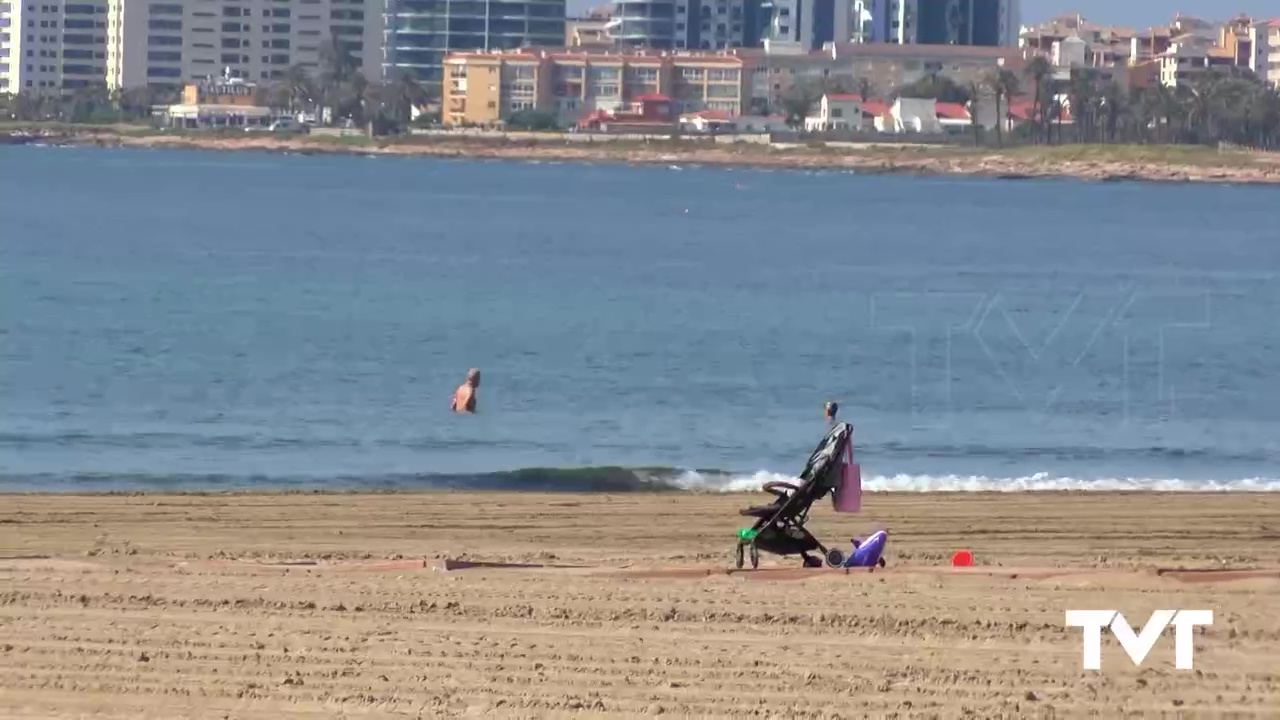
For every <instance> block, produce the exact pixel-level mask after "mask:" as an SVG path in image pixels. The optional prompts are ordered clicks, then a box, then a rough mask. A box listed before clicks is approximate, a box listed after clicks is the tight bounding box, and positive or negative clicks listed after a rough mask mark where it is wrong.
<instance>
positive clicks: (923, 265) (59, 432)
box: [0, 147, 1280, 490]
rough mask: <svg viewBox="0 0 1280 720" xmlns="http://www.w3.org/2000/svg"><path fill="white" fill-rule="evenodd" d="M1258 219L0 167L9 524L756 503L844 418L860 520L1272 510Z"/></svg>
mask: <svg viewBox="0 0 1280 720" xmlns="http://www.w3.org/2000/svg"><path fill="white" fill-rule="evenodd" d="M1278 207H1280V193H1278V192H1277V191H1276V190H1274V189H1267V188H1245V187H1211V186H1191V185H1144V184H1086V183H1079V182H1073V181H1045V182H1007V181H988V180H975V179H920V178H908V177H859V176H856V175H850V174H840V173H797V172H763V171H744V170H720V169H703V168H696V167H685V168H672V167H648V168H635V167H622V166H607V165H598V166H592V165H573V164H516V163H484V162H447V161H434V160H422V159H392V158H363V157H297V156H274V155H248V154H245V155H241V154H234V155H233V154H213V153H187V152H177V151H133V150H90V149H84V150H80V149H58V148H34V147H17V148H0V489H4V490H74V489H85V490H90V489H92V490H100V489H120V488H149V489H154V488H195V487H199V488H210V489H216V488H227V487H241V486H303V487H351V486H368V487H388V486H391V487H431V486H442V485H447V486H471V487H525V488H530V489H535V488H537V489H542V488H570V489H623V488H627V487H633V486H644V485H645V483H646V482H647V481H665V482H669V483H673V484H676V485H678V486H681V487H709V488H726V487H745V486H749V485H751V484H758V483H759V482H761V481H762V480H765V479H770V478H773V477H775V475H774V474H781V475H789V474H794V473H796V472H798V471H799V470H800V469H801V466H802V465H803V463H804V460H805V459H806V457H807V456H808V453H809V451H810V450H811V449H812V447H813V445H814V444H816V443H817V441H818V440H819V439H820V438H821V436H822V435H823V433H824V432H825V425H824V422H823V419H822V406H823V403H824V402H825V401H827V400H828V399H834V400H837V401H839V402H840V404H841V417H842V418H844V419H847V420H849V421H850V422H852V423H854V425H855V427H856V429H857V436H856V439H857V443H858V452H859V460H860V462H861V463H862V465H863V468H864V470H863V473H864V476H865V477H868V478H869V481H870V486H871V487H872V488H900V489H957V488H959V489H977V488H998V489H999V488H1009V489H1029V488H1055V487H1096V488H1111V487H1150V488H1180V489H1186V488H1197V487H1225V488H1241V489H1244V488H1249V489H1261V488H1265V489H1271V490H1280V379H1278V378H1277V372H1276V371H1277V352H1278V351H1280V320H1278V319H1277V318H1278V317H1280V282H1278V280H1280V278H1278V277H1277V273H1278V271H1280V229H1278V228H1280V225H1277V221H1276V209H1277V208H1278ZM473 366H474V367H479V368H481V370H482V371H483V384H482V387H481V388H480V393H479V396H480V400H479V409H480V412H479V414H478V415H476V416H475V417H457V416H454V415H452V414H451V413H450V412H449V411H448V406H449V400H450V396H451V394H452V391H453V388H454V387H455V386H456V385H457V384H458V383H459V382H460V381H461V380H462V378H463V374H464V373H465V372H466V370H467V368H469V367H473ZM539 468H541V469H539ZM640 468H643V469H640ZM695 471H696V472H695Z"/></svg>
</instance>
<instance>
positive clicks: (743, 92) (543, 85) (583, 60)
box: [441, 50, 751, 127]
mask: <svg viewBox="0 0 1280 720" xmlns="http://www.w3.org/2000/svg"><path fill="white" fill-rule="evenodd" d="M444 68H445V71H444V79H443V88H442V97H443V98H444V108H443V111H442V117H441V120H442V121H443V124H444V125H446V126H450V127H459V126H487V125H494V124H497V123H499V122H501V121H503V120H505V119H507V118H509V117H510V116H511V114H512V113H516V112H519V111H521V110H540V111H545V112H549V113H552V114H554V115H555V116H556V118H557V120H558V122H559V123H560V124H561V125H562V126H568V125H573V124H575V123H577V122H578V121H579V120H581V119H582V118H584V117H586V116H588V115H591V114H593V113H598V112H601V111H603V112H606V113H616V112H625V111H627V110H628V109H630V108H632V107H634V106H636V104H637V103H638V101H639V98H641V97H642V96H655V95H663V96H667V97H669V98H671V100H672V101H673V104H674V106H675V108H674V109H675V111H676V112H677V113H687V112H696V111H699V110H719V111H722V112H725V113H728V114H730V115H738V114H741V113H742V112H744V110H746V109H748V108H749V106H750V102H751V101H750V97H751V95H750V88H749V86H748V80H749V79H750V78H749V68H744V67H743V60H742V58H740V57H737V56H734V55H732V54H729V53H714V52H708V53H693V52H683V53H677V52H657V51H647V52H646V51H634V52H581V51H573V50H517V51H506V52H503V51H492V52H469V53H450V54H448V55H446V56H445V58H444Z"/></svg>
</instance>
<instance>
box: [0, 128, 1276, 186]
mask: <svg viewBox="0 0 1280 720" xmlns="http://www.w3.org/2000/svg"><path fill="white" fill-rule="evenodd" d="M676 142H678V141H676ZM24 143H35V144H48V145H58V146H64V147H128V148H145V149H189V150H212V151H252V152H276V153H288V154H300V155H307V154H313V155H318V154H354V155H386V156H421V157H436V158H453V159H466V158H471V159H482V160H510V161H550V162H611V163H626V164H637V165H640V164H661V165H680V166H689V165H706V166H719V167H744V168H768V169H779V170H809V171H843V172H855V173H863V174H906V175H925V176H930V175H932V176H936V175H969V176H978V177H989V178H1000V179H1010V180H1012V179H1036V178H1074V179H1080V180H1089V181H1100V182H1119V181H1149V182H1205V183H1225V184H1250V185H1280V153H1259V152H1244V151H1224V152H1220V153H1214V152H1213V151H1211V150H1205V151H1204V152H1202V153H1198V155H1197V156H1196V157H1195V160H1194V161H1193V162H1190V161H1189V162H1180V161H1178V159H1177V158H1178V157H1179V155H1185V153H1170V156H1171V158H1173V159H1170V160H1160V159H1152V156H1155V155H1158V153H1155V152H1146V153H1133V154H1134V155H1136V157H1132V158H1130V157H1124V155H1125V153H1124V152H1122V150H1123V148H1114V147H1113V148H1101V149H1100V151H1099V152H1097V153H1094V155H1096V157H1075V158H1073V157H1070V156H1069V155H1068V156H1065V157H1064V156H1063V155H1064V154H1063V153H1054V152H1034V151H1035V150H1045V149H1044V148H1022V149H1011V150H994V149H991V150H985V151H982V150H975V149H973V148H954V147H939V146H925V145H920V146H908V145H892V146H888V145H873V144H862V145H854V144H848V145H843V146H839V147H835V146H826V147H823V146H818V147H814V146H806V145H762V144H754V143H735V144H728V143H724V144H718V145H712V144H706V143H697V144H694V143H688V144H685V145H683V146H682V145H678V144H676V143H675V142H672V141H663V142H653V143H643V142H638V141H614V142H591V143H587V142H564V141H556V140H527V139H524V140H492V139H479V138H469V137H449V138H440V137H433V138H428V139H421V138H418V137H413V138H408V139H380V140H367V139H363V138H356V139H343V138H330V137H315V136H291V137H282V136H274V135H246V136H244V137H235V136H227V135H208V136H201V135H187V134H184V135H161V134H130V133H118V132H102V131H89V132H84V131H79V132H62V133H53V132H47V131H46V132H42V133H11V134H8V135H0V144H24ZM1062 149H1064V148H1059V150H1062ZM1144 156H1146V157H1144Z"/></svg>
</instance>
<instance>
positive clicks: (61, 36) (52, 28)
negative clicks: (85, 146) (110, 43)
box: [0, 0, 107, 93]
mask: <svg viewBox="0 0 1280 720" xmlns="http://www.w3.org/2000/svg"><path fill="white" fill-rule="evenodd" d="M106 13H107V3H106V2H105V0H103V1H100V2H93V1H92V0H85V1H83V2H68V3H66V4H63V3H62V0H54V2H53V3H52V4H51V3H50V0H43V2H41V1H40V0H0V93H18V92H31V93H60V92H63V91H72V90H75V89H78V88H83V87H88V86H91V85H95V84H101V83H102V82H103V78H104V76H105V66H106V49H107V45H106V34H107V30H106V28H107V17H106Z"/></svg>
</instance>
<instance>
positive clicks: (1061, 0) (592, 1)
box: [569, 0, 1280, 28]
mask: <svg viewBox="0 0 1280 720" xmlns="http://www.w3.org/2000/svg"><path fill="white" fill-rule="evenodd" d="M604 4H607V2H606V1H605V0H569V12H570V14H577V13H581V12H582V11H584V10H586V9H587V8H589V7H593V6H596V5H604ZM1072 12H1078V13H1080V14H1081V15H1084V16H1085V17H1086V18H1088V19H1089V20H1090V21H1092V22H1096V23H1100V24H1103V25H1125V26H1129V27H1135V28H1144V27H1150V26H1152V25H1158V24H1160V23H1162V22H1166V21H1167V20H1169V19H1170V18H1172V17H1173V14H1174V13H1175V12H1184V13H1187V14H1190V15H1199V16H1202V17H1204V18H1205V19H1207V20H1214V19H1225V18H1227V17H1230V16H1233V15H1235V14H1237V13H1242V12H1243V13H1248V14H1250V15H1252V16H1254V17H1258V18H1262V17H1280V2H1277V0H1022V18H1023V22H1024V23H1031V22H1039V21H1041V20H1045V19H1047V18H1051V17H1053V16H1054V15H1062V14H1065V13H1072Z"/></svg>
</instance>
